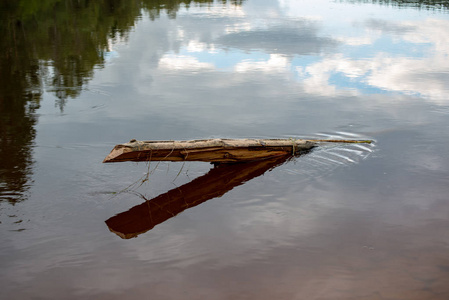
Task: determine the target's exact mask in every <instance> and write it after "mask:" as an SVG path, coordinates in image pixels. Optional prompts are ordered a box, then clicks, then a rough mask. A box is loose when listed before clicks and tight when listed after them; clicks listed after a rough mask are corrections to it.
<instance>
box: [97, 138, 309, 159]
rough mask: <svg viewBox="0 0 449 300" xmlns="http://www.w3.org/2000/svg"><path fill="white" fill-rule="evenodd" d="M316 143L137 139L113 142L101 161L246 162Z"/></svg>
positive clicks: (296, 140)
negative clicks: (115, 143) (126, 141)
mask: <svg viewBox="0 0 449 300" xmlns="http://www.w3.org/2000/svg"><path fill="white" fill-rule="evenodd" d="M315 145H316V143H315V142H313V141H309V140H300V139H237V140H232V139H210V140H192V141H136V140H131V141H130V142H129V143H125V144H120V145H116V146H115V147H114V149H113V150H112V151H111V153H110V154H109V155H108V156H107V157H106V158H105V159H104V161H103V162H105V163H106V162H122V161H205V162H212V163H235V162H248V161H255V160H260V159H266V158H270V157H276V156H283V155H287V154H290V155H294V154H298V153H301V152H302V151H307V150H310V149H311V148H313V147H315Z"/></svg>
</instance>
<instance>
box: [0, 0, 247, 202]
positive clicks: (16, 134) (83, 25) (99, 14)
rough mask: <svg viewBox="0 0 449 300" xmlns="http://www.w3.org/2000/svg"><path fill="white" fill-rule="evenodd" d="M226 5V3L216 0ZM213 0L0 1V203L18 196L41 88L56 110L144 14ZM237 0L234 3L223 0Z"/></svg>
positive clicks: (156, 14) (171, 12) (27, 173)
mask: <svg viewBox="0 0 449 300" xmlns="http://www.w3.org/2000/svg"><path fill="white" fill-rule="evenodd" d="M222 2H223V3H227V1H222ZM192 3H193V4H195V5H199V6H203V5H204V6H206V5H211V4H212V3H213V1H212V0H195V1H190V0H170V1H162V0H156V1H152V0H127V1H124V0H103V1H87V0H85V1H71V0H20V1H17V0H9V1H5V0H4V1H1V2H0V20H1V21H0V34H1V37H2V38H1V39H0V49H2V51H1V52H0V166H1V167H0V201H2V200H3V201H4V200H7V201H9V202H10V203H15V202H17V201H20V200H21V199H24V198H25V194H26V190H27V188H28V187H27V184H28V182H29V178H30V176H31V170H30V169H31V164H32V158H31V152H32V146H33V141H34V137H35V130H34V125H35V124H36V116H35V114H34V113H35V111H36V109H37V108H39V106H40V101H41V95H42V93H43V90H44V88H46V89H47V91H49V92H51V93H53V94H54V95H55V96H56V97H57V101H56V102H57V103H56V105H57V106H59V108H60V109H61V111H62V110H63V109H64V105H65V103H66V102H67V99H69V98H75V97H77V96H78V95H79V94H80V92H81V90H82V88H83V86H84V85H85V84H86V83H87V82H88V81H89V80H90V79H91V78H92V76H93V73H94V69H95V68H102V67H103V65H104V62H105V55H106V54H107V52H108V48H109V44H110V43H111V41H113V40H114V39H124V40H126V39H127V36H128V34H129V32H130V29H131V28H132V27H133V26H134V25H135V23H136V21H137V20H138V19H139V18H140V17H141V16H142V13H143V12H147V13H148V15H149V16H150V18H151V19H153V20H154V19H156V18H158V17H159V15H160V14H161V13H166V14H167V15H168V16H169V18H175V17H176V13H177V11H178V10H179V9H180V8H182V7H189V6H190V5H191V4H192ZM230 3H232V4H234V5H240V4H241V1H230Z"/></svg>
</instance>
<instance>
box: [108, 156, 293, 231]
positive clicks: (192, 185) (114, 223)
mask: <svg viewBox="0 0 449 300" xmlns="http://www.w3.org/2000/svg"><path fill="white" fill-rule="evenodd" d="M290 158H291V156H288V155H284V156H281V157H276V158H271V159H267V160H263V161H257V162H250V163H239V164H221V165H218V166H215V167H214V168H213V169H211V170H210V171H209V172H208V173H207V174H205V175H203V176H201V177H198V178H196V179H194V180H193V181H191V182H189V183H186V184H184V185H182V186H180V187H177V188H174V189H172V190H170V191H168V192H166V193H164V194H161V195H159V196H157V197H155V198H153V199H151V200H148V201H145V202H144V203H142V204H140V205H137V206H134V207H133V208H131V209H130V210H128V211H125V212H122V213H120V214H118V215H116V216H114V217H111V218H109V219H108V220H106V225H107V226H108V227H109V230H110V231H112V232H114V233H116V234H117V235H118V236H120V237H121V238H124V239H129V238H133V237H137V236H138V235H139V234H141V233H144V232H147V231H148V230H151V229H152V228H153V227H154V226H156V225H158V224H160V223H162V222H165V221H166V220H168V219H170V218H172V217H174V216H176V215H177V214H179V213H180V212H182V211H184V210H186V209H188V208H190V207H194V206H196V205H199V204H201V203H203V202H205V201H207V200H210V199H213V198H217V197H221V196H222V195H224V194H225V193H227V192H228V191H230V190H232V189H233V188H234V187H236V186H239V185H241V184H244V183H245V182H247V181H248V180H251V179H253V178H255V177H257V176H260V175H262V174H264V173H265V172H267V171H268V170H271V169H273V168H275V167H277V166H279V165H281V164H283V163H284V162H286V161H288V160H289V159H290Z"/></svg>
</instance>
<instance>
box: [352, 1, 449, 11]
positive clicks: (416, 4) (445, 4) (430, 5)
mask: <svg viewBox="0 0 449 300" xmlns="http://www.w3.org/2000/svg"><path fill="white" fill-rule="evenodd" d="M345 2H351V3H374V4H382V5H392V6H399V7H412V8H422V9H440V8H444V9H448V8H449V1H447V0H346V1H345Z"/></svg>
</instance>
